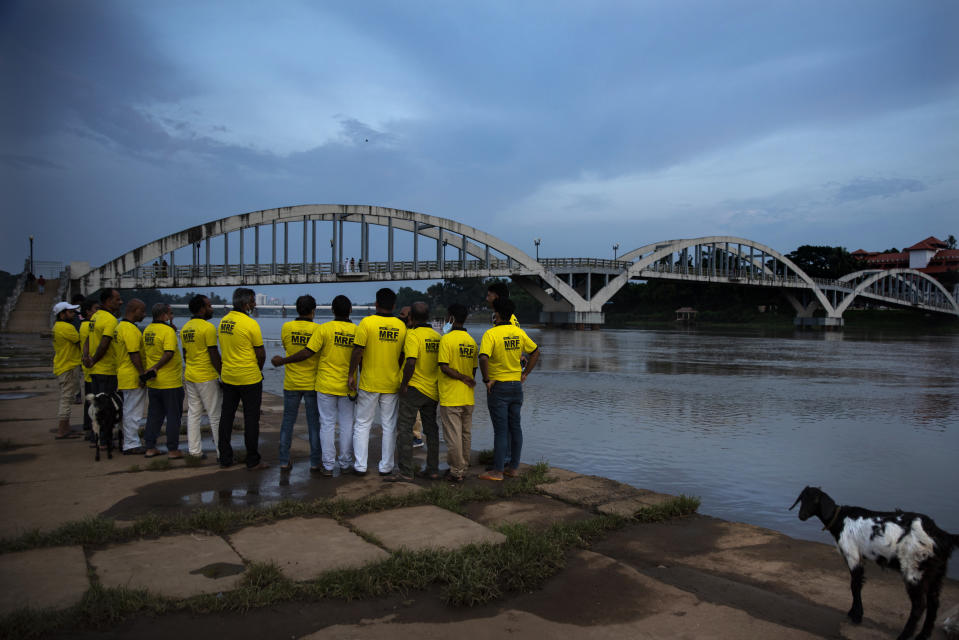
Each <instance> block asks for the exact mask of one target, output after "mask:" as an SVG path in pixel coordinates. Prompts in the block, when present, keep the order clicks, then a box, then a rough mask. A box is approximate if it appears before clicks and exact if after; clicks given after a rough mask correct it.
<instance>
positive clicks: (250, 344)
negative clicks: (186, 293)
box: [217, 311, 263, 386]
mask: <svg viewBox="0 0 959 640" xmlns="http://www.w3.org/2000/svg"><path fill="white" fill-rule="evenodd" d="M217 336H218V338H219V340H220V358H221V360H222V361H223V367H222V369H221V372H220V379H221V380H223V382H225V383H226V384H232V385H237V386H239V385H247V384H256V383H258V382H260V381H261V380H263V374H262V373H261V372H260V367H259V365H258V364H257V361H256V352H255V351H254V350H253V349H254V348H255V347H262V346H263V334H261V333H260V325H259V324H257V322H256V320H254V319H253V318H251V317H250V316H248V315H246V314H245V313H242V312H240V311H231V312H230V313H228V314H226V315H225V316H223V319H222V320H220V326H219V329H218V330H217Z"/></svg>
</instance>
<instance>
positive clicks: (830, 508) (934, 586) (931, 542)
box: [789, 487, 959, 640]
mask: <svg viewBox="0 0 959 640" xmlns="http://www.w3.org/2000/svg"><path fill="white" fill-rule="evenodd" d="M800 503H802V505H801V506H800V507H799V519H800V520H803V521H805V520H807V519H808V518H810V517H812V516H817V517H818V518H819V519H820V520H821V521H822V523H823V530H824V531H825V530H827V529H828V530H829V533H831V534H832V536H833V538H835V539H836V546H837V547H838V548H839V553H841V554H842V557H843V559H845V561H846V564H847V565H848V567H849V573H850V574H851V576H852V579H851V582H850V586H851V588H852V608H851V609H850V610H849V613H848V614H847V615H848V616H849V618H850V619H851V620H852V621H853V622H854V623H856V624H859V623H860V622H862V583H863V580H864V567H863V560H864V559H866V558H868V559H870V560H874V561H875V562H876V564H878V565H879V566H881V567H890V568H894V569H898V570H899V571H900V573H902V579H903V581H905V583H906V591H907V592H908V594H909V599H910V600H911V601H912V610H911V611H910V612H909V619H908V620H907V621H906V626H905V627H904V628H903V630H902V633H900V634H899V638H900V640H905V639H906V638H909V637H911V636H912V634H913V632H914V631H915V630H916V625H917V624H918V623H919V618H920V617H922V613H923V610H925V612H926V620H925V622H924V623H923V625H922V630H920V632H919V635H918V636H916V638H917V639H922V638H928V637H929V636H930V634H931V633H932V630H933V625H934V624H935V623H936V614H937V612H938V611H939V592H940V590H941V589H942V579H943V577H944V576H945V575H946V566H947V565H948V564H949V556H950V555H951V554H952V548H953V547H956V546H959V536H956V535H953V534H950V533H947V532H945V531H943V530H942V529H940V528H939V527H937V526H936V523H935V522H933V521H932V518H930V517H929V516H926V515H923V514H921V513H909V512H905V511H900V510H896V511H893V512H889V511H884V512H880V511H870V510H869V509H863V508H862V507H849V506H845V505H837V504H836V503H835V502H833V500H832V498H830V497H829V496H828V495H826V493H825V492H824V491H822V490H821V489H819V487H806V488H805V489H803V490H802V493H800V494H799V497H798V498H796V502H794V503H793V506H792V507H789V508H790V510H791V509H793V508H794V507H795V506H796V505H797V504H800Z"/></svg>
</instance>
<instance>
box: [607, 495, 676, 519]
mask: <svg viewBox="0 0 959 640" xmlns="http://www.w3.org/2000/svg"><path fill="white" fill-rule="evenodd" d="M674 497H675V496H671V495H669V494H666V493H653V492H652V491H647V492H645V493H643V494H642V495H638V496H636V497H633V498H626V499H625V500H613V501H612V502H607V503H605V504H600V505H597V507H596V510H597V511H599V512H600V513H605V514H607V515H615V516H622V517H624V518H632V517H633V516H634V515H636V512H637V511H639V510H640V509H645V508H646V507H655V506H657V505H660V504H662V503H664V502H667V501H669V500H672V499H673V498H674Z"/></svg>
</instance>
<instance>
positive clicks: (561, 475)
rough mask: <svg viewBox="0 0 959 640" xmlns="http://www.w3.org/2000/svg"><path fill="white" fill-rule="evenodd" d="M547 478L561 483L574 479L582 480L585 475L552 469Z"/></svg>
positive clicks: (556, 468)
mask: <svg viewBox="0 0 959 640" xmlns="http://www.w3.org/2000/svg"><path fill="white" fill-rule="evenodd" d="M546 477H547V478H549V479H550V480H553V481H554V482H561V481H563V480H572V479H573V478H582V477H583V474H581V473H576V472H575V471H570V470H569V469H561V468H559V467H550V468H549V473H547V474H546Z"/></svg>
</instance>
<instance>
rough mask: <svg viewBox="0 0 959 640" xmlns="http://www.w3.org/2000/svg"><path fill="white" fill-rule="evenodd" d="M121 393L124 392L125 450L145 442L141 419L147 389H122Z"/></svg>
mask: <svg viewBox="0 0 959 640" xmlns="http://www.w3.org/2000/svg"><path fill="white" fill-rule="evenodd" d="M120 393H122V394H123V450H124V451H127V450H128V449H136V448H137V447H139V446H141V445H142V444H143V443H141V442H140V420H142V419H143V409H144V407H145V406H146V403H147V390H146V388H144V387H139V388H137V389H122V390H121V391H120Z"/></svg>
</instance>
